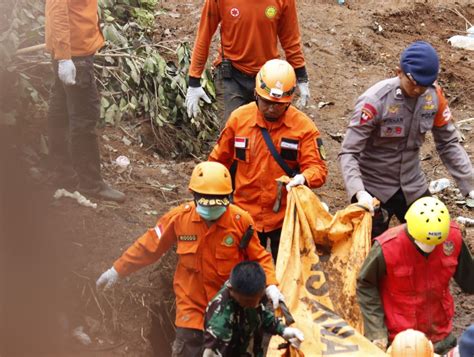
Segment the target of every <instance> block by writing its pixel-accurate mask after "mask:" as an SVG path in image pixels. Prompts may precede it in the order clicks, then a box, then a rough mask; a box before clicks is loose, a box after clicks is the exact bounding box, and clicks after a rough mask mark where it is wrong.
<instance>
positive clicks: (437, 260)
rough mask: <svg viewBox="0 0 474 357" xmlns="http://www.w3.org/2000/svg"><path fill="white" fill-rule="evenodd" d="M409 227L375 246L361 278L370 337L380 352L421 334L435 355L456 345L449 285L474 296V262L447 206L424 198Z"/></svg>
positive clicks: (360, 297) (400, 228)
mask: <svg viewBox="0 0 474 357" xmlns="http://www.w3.org/2000/svg"><path fill="white" fill-rule="evenodd" d="M405 219H406V224H402V225H399V226H397V227H393V228H390V229H389V230H387V231H386V232H385V233H384V234H383V235H381V236H379V237H377V238H376V239H375V241H374V245H373V246H372V248H371V250H370V252H369V254H368V256H367V258H366V260H365V262H364V264H363V265H362V267H361V270H360V273H359V276H358V279H357V299H358V301H359V305H360V309H361V311H362V316H363V319H364V333H365V336H366V337H367V338H368V339H370V340H372V341H373V342H374V343H375V344H376V345H377V346H379V347H380V348H383V349H384V348H386V347H387V343H388V342H391V341H392V340H393V339H394V337H395V336H396V335H397V334H398V333H399V332H401V331H404V330H407V329H415V330H418V331H421V332H423V333H424V334H425V335H426V337H428V339H429V340H431V341H432V342H433V345H434V350H435V353H438V354H444V353H446V352H447V351H449V350H450V349H451V348H452V347H454V346H455V345H456V338H455V337H454V335H453V334H452V326H453V325H452V323H453V321H452V320H453V316H454V302H453V297H452V296H451V293H450V291H449V282H450V280H451V278H454V280H455V281H456V283H457V284H458V285H459V286H460V288H461V290H463V291H464V292H466V293H469V294H472V293H474V262H473V259H472V256H471V253H470V252H469V248H468V247H467V245H466V243H465V242H464V241H463V239H462V235H461V231H460V229H459V226H458V225H457V224H456V223H455V222H454V221H453V222H450V217H449V212H448V209H447V208H446V206H445V205H444V204H443V203H442V202H441V201H440V200H438V199H437V198H434V197H422V198H420V199H418V200H417V201H415V202H414V203H413V204H412V205H411V206H410V208H409V209H408V211H407V213H406V216H405Z"/></svg>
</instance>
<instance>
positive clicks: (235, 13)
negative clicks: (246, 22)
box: [230, 7, 240, 17]
mask: <svg viewBox="0 0 474 357" xmlns="http://www.w3.org/2000/svg"><path fill="white" fill-rule="evenodd" d="M230 14H231V16H232V17H237V16H239V15H240V11H239V9H237V8H236V7H233V8H232V9H230Z"/></svg>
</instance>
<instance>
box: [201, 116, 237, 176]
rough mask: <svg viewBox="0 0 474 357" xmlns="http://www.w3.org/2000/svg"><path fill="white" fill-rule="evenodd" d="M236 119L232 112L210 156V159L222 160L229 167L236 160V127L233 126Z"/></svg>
mask: <svg viewBox="0 0 474 357" xmlns="http://www.w3.org/2000/svg"><path fill="white" fill-rule="evenodd" d="M234 121H235V120H234V119H233V116H232V114H231V116H230V117H229V120H228V121H227V124H226V126H225V128H224V130H222V132H221V135H220V136H219V139H218V140H217V143H216V145H215V146H214V148H213V149H212V151H211V153H210V154H209V158H208V160H209V161H217V162H220V163H221V164H223V165H224V166H225V167H227V168H228V169H229V168H230V166H231V165H232V163H233V162H234V145H235V142H234V140H235V133H234V128H233V127H232V123H233V122H234Z"/></svg>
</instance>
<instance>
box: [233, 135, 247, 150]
mask: <svg viewBox="0 0 474 357" xmlns="http://www.w3.org/2000/svg"><path fill="white" fill-rule="evenodd" d="M247 146H248V138H243V137H239V136H236V137H235V138H234V147H236V148H237V149H247Z"/></svg>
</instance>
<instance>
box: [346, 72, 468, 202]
mask: <svg viewBox="0 0 474 357" xmlns="http://www.w3.org/2000/svg"><path fill="white" fill-rule="evenodd" d="M443 103H444V104H443ZM429 130H431V131H432V133H433V137H434V140H435V144H436V150H437V151H438V154H439V156H440V157H441V159H442V161H443V163H444V165H445V166H446V167H447V169H448V170H449V172H450V173H451V175H452V176H453V177H454V179H455V180H456V182H457V184H458V186H459V188H460V190H461V192H462V194H464V195H467V194H468V193H469V191H470V190H472V189H473V184H472V166H471V162H470V160H469V157H468V155H467V154H466V152H465V150H464V148H463V147H462V146H461V144H460V143H459V140H458V135H457V132H456V130H455V127H454V125H453V123H452V121H451V113H450V110H449V107H448V105H447V102H446V100H445V98H444V97H443V94H442V92H441V90H440V89H439V88H438V90H437V88H436V87H435V86H431V87H429V88H428V89H427V91H426V92H425V93H424V94H423V95H421V96H420V97H419V98H409V97H405V96H404V95H403V94H402V91H401V89H400V79H399V78H398V77H395V78H391V79H386V80H383V81H381V82H378V83H377V84H375V85H374V86H372V87H371V88H369V89H368V90H367V91H366V92H365V93H364V94H362V95H361V96H360V97H359V99H358V100H357V104H356V107H355V110H354V113H353V115H352V118H351V121H350V124H349V127H348V129H347V132H346V135H345V138H344V142H343V143H342V149H341V152H340V153H339V163H340V166H341V170H342V175H343V178H344V183H345V186H346V190H347V193H348V195H349V199H352V198H353V197H354V195H355V194H356V193H357V192H358V191H360V190H366V191H368V192H370V193H371V194H372V195H374V196H375V197H377V198H378V199H379V200H380V201H381V202H382V203H384V202H387V201H388V200H389V199H390V198H391V197H392V196H393V195H394V194H395V193H396V192H397V191H398V190H400V189H401V190H402V192H403V195H404V197H405V199H406V203H407V205H409V204H411V203H412V202H413V201H415V200H416V199H418V198H419V197H421V196H422V195H423V194H424V193H425V192H426V191H427V188H428V185H427V182H426V178H425V176H424V174H423V172H422V171H421V165H420V160H419V153H420V147H421V145H422V144H423V142H424V139H425V134H426V133H427V132H428V131H429Z"/></svg>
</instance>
